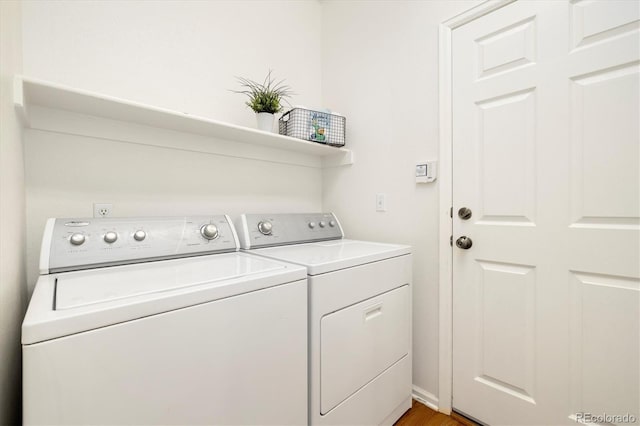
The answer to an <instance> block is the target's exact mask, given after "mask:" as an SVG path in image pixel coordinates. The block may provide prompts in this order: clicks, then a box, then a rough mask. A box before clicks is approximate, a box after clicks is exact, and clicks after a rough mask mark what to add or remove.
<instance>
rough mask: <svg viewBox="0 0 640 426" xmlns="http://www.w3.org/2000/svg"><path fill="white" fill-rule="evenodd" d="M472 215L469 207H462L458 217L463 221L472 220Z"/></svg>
mask: <svg viewBox="0 0 640 426" xmlns="http://www.w3.org/2000/svg"><path fill="white" fill-rule="evenodd" d="M472 214H473V212H472V211H471V209H470V208H468V207H462V208H461V209H460V210H458V217H459V218H460V219H462V220H468V219H471V215H472Z"/></svg>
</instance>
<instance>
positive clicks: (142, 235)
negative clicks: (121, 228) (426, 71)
mask: <svg viewBox="0 0 640 426" xmlns="http://www.w3.org/2000/svg"><path fill="white" fill-rule="evenodd" d="M145 238H147V233H146V232H144V231H143V230H142V229H138V230H137V231H136V232H134V234H133V239H134V240H136V241H142V240H144V239H145Z"/></svg>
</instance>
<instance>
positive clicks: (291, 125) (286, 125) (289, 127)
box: [278, 108, 347, 147]
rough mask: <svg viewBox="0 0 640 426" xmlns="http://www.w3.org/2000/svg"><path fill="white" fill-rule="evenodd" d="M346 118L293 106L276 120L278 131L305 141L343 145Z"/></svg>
mask: <svg viewBox="0 0 640 426" xmlns="http://www.w3.org/2000/svg"><path fill="white" fill-rule="evenodd" d="M346 125H347V119H346V118H345V117H344V116H342V115H337V114H331V113H329V112H321V111H313V110H310V109H305V108H293V109H292V110H289V111H287V112H285V113H284V114H282V117H280V119H279V120H278V132H279V133H280V134H281V135H285V136H291V137H294V138H298V139H304V140H306V141H311V142H318V143H322V144H325V145H331V146H337V147H340V146H344V143H345V131H346Z"/></svg>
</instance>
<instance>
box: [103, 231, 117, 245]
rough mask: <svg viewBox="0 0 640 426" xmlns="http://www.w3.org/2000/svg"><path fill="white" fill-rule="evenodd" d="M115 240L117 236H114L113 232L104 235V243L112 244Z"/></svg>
mask: <svg viewBox="0 0 640 426" xmlns="http://www.w3.org/2000/svg"><path fill="white" fill-rule="evenodd" d="M117 239H118V234H116V233H115V232H113V231H109V232H107V233H106V234H104V242H105V243H109V244H113V243H115V242H116V240H117Z"/></svg>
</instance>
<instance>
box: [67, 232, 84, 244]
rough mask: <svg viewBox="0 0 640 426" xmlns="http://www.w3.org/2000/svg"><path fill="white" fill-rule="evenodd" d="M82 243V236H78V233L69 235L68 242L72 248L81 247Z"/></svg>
mask: <svg viewBox="0 0 640 426" xmlns="http://www.w3.org/2000/svg"><path fill="white" fill-rule="evenodd" d="M84 241H85V237H84V234H80V233H76V234H73V235H71V238H69V242H70V243H71V244H73V245H74V246H79V245H82V244H84Z"/></svg>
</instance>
